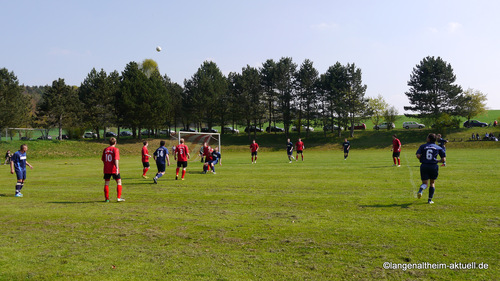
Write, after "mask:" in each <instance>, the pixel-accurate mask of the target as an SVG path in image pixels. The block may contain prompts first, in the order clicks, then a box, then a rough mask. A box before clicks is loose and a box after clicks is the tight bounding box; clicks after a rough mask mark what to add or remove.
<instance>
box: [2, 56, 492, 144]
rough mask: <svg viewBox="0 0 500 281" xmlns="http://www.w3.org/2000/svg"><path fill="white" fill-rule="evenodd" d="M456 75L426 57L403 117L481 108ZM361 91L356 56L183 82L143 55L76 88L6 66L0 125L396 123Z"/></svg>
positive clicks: (206, 67)
mask: <svg viewBox="0 0 500 281" xmlns="http://www.w3.org/2000/svg"><path fill="white" fill-rule="evenodd" d="M455 79H456V77H455V75H454V74H453V69H452V68H451V66H450V65H449V64H448V63H446V62H444V61H443V60H442V59H441V58H439V57H438V58H434V57H426V58H424V59H423V60H422V61H421V62H420V64H419V65H417V66H416V67H415V68H414V69H413V72H412V74H411V78H410V81H408V86H409V87H410V89H409V91H408V92H406V93H405V94H406V95H407V96H408V98H409V103H410V104H411V105H410V106H408V107H405V110H410V111H413V112H416V113H412V114H408V116H413V117H416V118H422V119H428V120H431V121H432V122H435V121H437V120H440V119H443V118H444V119H446V118H447V119H450V118H456V117H458V116H469V118H470V116H474V115H477V114H478V113H477V112H478V109H477V107H478V106H473V103H472V100H475V101H477V98H476V99H473V98H472V97H473V96H474V95H475V96H476V97H477V96H479V104H480V105H482V107H483V109H484V101H485V95H483V94H482V93H480V92H478V91H472V90H470V89H469V90H468V91H466V92H464V91H463V90H462V89H461V87H460V86H458V85H455V84H454V82H455ZM366 89H367V86H366V85H365V84H363V82H362V72H361V69H360V68H358V67H357V66H356V65H355V64H354V63H348V64H346V65H342V64H341V63H339V62H337V63H335V64H334V65H332V66H330V67H329V68H328V69H327V70H326V72H325V73H323V74H319V72H318V70H316V68H315V67H314V65H313V62H312V61H310V60H308V59H306V60H304V61H303V62H302V63H301V64H300V65H298V64H296V63H295V62H293V60H292V58H290V57H283V58H281V59H280V60H278V61H275V60H272V59H269V60H267V61H265V62H264V63H263V64H262V66H261V67H259V68H256V67H251V66H249V65H247V66H245V67H243V68H242V70H241V72H239V73H237V72H231V73H229V74H228V75H227V76H225V75H223V74H222V72H221V71H220V69H219V68H218V66H217V65H216V63H215V62H212V61H205V62H203V63H202V65H201V66H200V67H199V68H198V70H197V71H196V72H195V73H194V74H193V76H192V77H191V78H189V79H185V80H184V85H183V86H181V85H179V84H177V83H175V82H172V81H171V80H170V78H169V77H168V76H167V75H163V76H162V75H161V74H160V72H159V71H158V65H157V64H156V62H155V61H153V60H150V59H146V60H144V61H143V62H142V63H136V62H130V63H128V64H127V65H126V66H125V69H124V70H123V71H122V72H121V73H118V72H117V71H116V70H115V71H113V72H111V73H106V72H105V71H104V70H103V69H101V70H100V71H97V70H96V69H95V68H94V69H92V70H91V71H90V73H89V74H88V75H87V77H86V78H85V79H84V81H83V82H82V83H81V85H80V86H78V87H77V86H70V85H67V84H66V83H65V81H64V79H62V78H59V79H57V80H54V81H53V82H52V85H47V86H35V87H29V86H22V85H19V81H18V80H17V77H16V76H15V74H14V73H13V72H9V71H8V70H7V69H5V68H2V69H0V122H1V123H0V129H1V128H12V127H36V128H45V129H51V128H58V129H59V136H61V135H62V132H63V129H65V130H66V131H67V132H68V133H70V134H71V133H73V134H74V135H75V136H77V135H80V136H81V134H82V130H85V129H92V130H93V131H94V132H96V133H97V134H98V138H101V137H102V136H100V135H99V132H100V131H101V130H104V133H105V132H106V128H109V127H117V128H118V133H119V132H120V128H129V129H130V130H131V131H132V133H133V136H134V137H138V138H140V137H141V134H140V132H141V130H143V129H147V130H148V132H152V133H153V134H154V133H157V132H158V130H159V129H165V128H168V129H173V130H177V129H178V128H179V127H181V128H189V127H195V128H197V129H199V128H201V127H202V126H204V127H208V128H209V129H211V128H212V127H213V126H220V127H221V128H224V127H225V126H227V125H232V126H233V127H235V126H246V127H250V126H255V127H263V126H269V127H271V126H276V123H282V124H283V125H284V130H285V134H286V135H287V136H288V134H289V132H290V129H291V127H292V126H295V127H296V128H297V130H298V132H299V134H300V133H301V130H303V131H305V132H304V133H305V134H306V135H307V134H309V131H308V130H305V129H306V128H308V127H310V126H311V127H312V126H318V125H319V126H326V128H328V130H329V131H331V132H335V131H337V132H338V134H339V135H340V134H341V130H342V128H350V135H351V136H353V134H354V131H353V129H354V126H353V125H354V123H355V122H359V121H360V120H363V119H367V118H372V121H373V122H374V123H375V124H376V125H377V124H379V123H380V122H382V121H384V120H385V121H386V122H394V120H395V118H396V116H397V115H398V112H397V110H396V109H395V108H394V107H393V106H389V104H387V102H386V101H385V100H384V99H383V98H382V97H381V96H380V95H379V96H378V97H376V98H366V97H365V93H366ZM481 102H482V103H481ZM476 103H477V102H476ZM471 104H472V105H471ZM479 107H481V106H479ZM471 108H472V109H474V110H475V111H474V110H472V109H471ZM472 111H473V112H472ZM479 113H480V109H479ZM444 119H443V120H444ZM222 133H224V132H222ZM252 133H253V134H256V133H255V131H254V132H250V131H249V132H248V134H249V137H251V134H252ZM325 134H326V131H325ZM254 137H255V135H254Z"/></svg>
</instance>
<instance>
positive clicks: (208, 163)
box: [203, 146, 214, 174]
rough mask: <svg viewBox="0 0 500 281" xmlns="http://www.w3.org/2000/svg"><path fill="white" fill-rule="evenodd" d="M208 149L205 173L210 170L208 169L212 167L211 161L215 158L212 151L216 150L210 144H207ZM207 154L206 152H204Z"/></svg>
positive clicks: (204, 167) (204, 166)
mask: <svg viewBox="0 0 500 281" xmlns="http://www.w3.org/2000/svg"><path fill="white" fill-rule="evenodd" d="M207 148H208V149H207V151H206V156H205V164H203V174H206V173H207V172H208V169H209V168H210V163H211V162H212V161H213V160H214V158H213V156H212V152H213V151H214V150H213V149H212V148H211V147H210V146H207ZM204 155H205V152H204Z"/></svg>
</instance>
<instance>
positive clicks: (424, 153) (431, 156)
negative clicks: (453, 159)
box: [417, 143, 446, 164]
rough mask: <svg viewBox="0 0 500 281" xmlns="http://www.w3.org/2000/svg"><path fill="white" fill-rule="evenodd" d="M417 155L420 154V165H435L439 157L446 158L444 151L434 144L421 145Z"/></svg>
mask: <svg viewBox="0 0 500 281" xmlns="http://www.w3.org/2000/svg"><path fill="white" fill-rule="evenodd" d="M417 154H420V155H421V156H420V163H422V164H437V163H438V159H437V156H438V155H439V156H440V157H441V158H443V157H446V153H445V152H444V149H443V148H442V147H440V146H439V145H436V144H435V143H426V144H422V145H421V146H420V147H419V148H418V150H417Z"/></svg>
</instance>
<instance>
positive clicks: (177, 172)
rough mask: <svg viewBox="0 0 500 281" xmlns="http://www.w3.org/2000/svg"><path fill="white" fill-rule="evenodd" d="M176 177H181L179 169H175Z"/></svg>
mask: <svg viewBox="0 0 500 281" xmlns="http://www.w3.org/2000/svg"><path fill="white" fill-rule="evenodd" d="M175 175H176V176H178V175H179V167H177V169H175Z"/></svg>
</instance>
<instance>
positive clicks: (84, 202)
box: [48, 200, 104, 204]
mask: <svg viewBox="0 0 500 281" xmlns="http://www.w3.org/2000/svg"><path fill="white" fill-rule="evenodd" d="M48 203H50V204H94V203H104V201H103V200H99V201H80V202H75V201H59V202H48Z"/></svg>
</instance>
